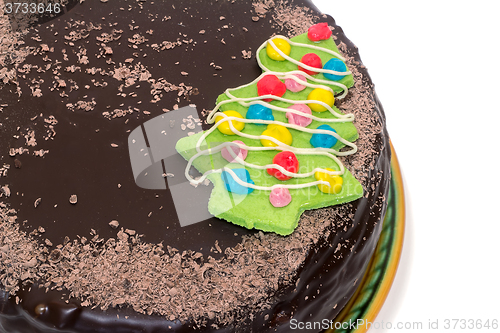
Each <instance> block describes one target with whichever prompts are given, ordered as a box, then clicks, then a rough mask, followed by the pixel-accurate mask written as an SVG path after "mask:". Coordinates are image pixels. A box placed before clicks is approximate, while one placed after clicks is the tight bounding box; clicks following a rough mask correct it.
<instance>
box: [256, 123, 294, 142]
mask: <svg viewBox="0 0 500 333" xmlns="http://www.w3.org/2000/svg"><path fill="white" fill-rule="evenodd" d="M262 135H267V136H270V137H272V138H275V139H277V140H278V141H281V142H283V143H284V144H286V145H289V146H290V145H291V144H292V134H291V133H290V131H289V130H288V128H286V127H285V126H282V125H276V124H269V125H267V129H266V130H265V131H264V132H262ZM260 143H262V145H263V146H264V147H276V146H277V144H275V143H274V142H272V141H271V140H266V139H260Z"/></svg>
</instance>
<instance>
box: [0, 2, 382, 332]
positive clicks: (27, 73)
mask: <svg viewBox="0 0 500 333" xmlns="http://www.w3.org/2000/svg"><path fill="white" fill-rule="evenodd" d="M4 2H5V3H7V2H10V1H7V0H0V4H1V5H2V6H3V7H4V8H13V7H8V6H6V5H5V3H4ZM48 4H49V2H47V3H45V2H44V6H45V7H42V6H40V5H39V8H45V9H47V8H48ZM51 4H52V5H51V7H50V8H51V11H48V10H46V11H45V12H44V14H43V15H37V14H30V15H24V16H22V15H19V13H17V14H15V13H7V12H6V11H4V12H5V14H4V15H3V16H2V18H1V20H0V32H1V34H2V36H5V37H4V38H3V39H2V41H1V45H0V47H1V51H2V52H0V64H1V67H0V79H1V80H2V82H1V83H0V129H1V131H0V219H1V220H0V221H1V222H0V286H1V289H0V329H3V331H6V332H190V331H199V332H287V331H289V330H290V325H291V321H292V320H293V321H294V322H295V323H297V322H322V321H323V320H324V319H327V320H333V319H334V318H335V316H336V315H337V314H338V313H339V312H340V311H341V310H342V308H343V307H344V305H345V304H346V303H347V302H348V301H349V299H350V298H351V296H352V295H353V293H354V292H355V290H356V288H357V286H358V284H359V283H360V281H361V279H362V277H363V274H364V271H365V269H366V266H367V264H368V261H369V260H370V258H371V255H372V253H373V251H374V248H375V246H376V244H377V240H378V236H379V233H380V231H381V227H382V221H383V217H384V215H385V207H386V197H387V191H388V186H387V185H388V181H389V178H390V170H389V163H390V149H389V137H388V135H387V131H386V128H385V117H384V114H383V110H382V107H381V105H380V102H379V101H378V99H377V96H376V95H375V92H374V89H373V84H372V82H371V79H370V77H369V76H368V73H367V71H366V69H365V67H364V66H363V65H362V63H361V61H360V58H359V54H358V52H357V48H356V47H355V46H354V45H353V44H352V43H351V42H350V41H349V40H348V39H347V38H346V37H345V35H344V33H343V31H342V29H341V28H340V27H338V26H337V25H336V24H335V21H334V20H333V18H331V17H330V16H328V15H324V14H322V13H320V12H319V11H318V10H317V9H316V8H315V7H314V5H313V4H312V3H311V2H310V1H307V0H303V1H299V0H298V1H265V0H261V1H259V0H256V1H254V2H252V1H246V0H245V1H236V0H235V1H223V0H219V1H215V0H214V1H178V0H176V1H149V2H147V1H142V0H138V1H132V0H129V1H126V0H113V1H107V0H106V1H105V0H100V1H98V0H84V1H69V2H68V3H65V4H61V5H60V7H59V6H58V8H59V10H58V11H57V12H56V11H55V10H54V9H55V7H54V4H53V3H51ZM37 8H38V7H37ZM14 9H15V8H14ZM20 10H22V8H21V9H20ZM319 22H326V23H328V26H329V28H330V29H331V31H332V33H333V34H332V37H331V38H333V41H334V42H335V44H336V45H337V47H338V49H339V51H340V52H341V54H342V56H343V57H344V58H345V62H346V64H347V66H348V68H349V70H350V71H351V72H352V76H353V86H352V87H351V88H349V90H348V93H347V95H346V96H345V97H344V98H337V99H336V101H335V106H336V107H337V108H338V109H339V110H340V111H341V112H342V113H344V114H353V115H354V121H353V124H354V125H355V127H356V129H357V133H358V138H357V140H356V141H355V144H356V146H357V152H356V153H355V154H352V155H349V156H341V157H339V159H340V160H341V161H342V163H343V165H344V166H345V167H346V169H347V170H348V171H349V172H350V173H351V174H352V175H353V176H354V177H355V178H356V179H357V181H359V183H360V184H361V185H362V187H363V193H362V196H361V197H360V198H359V199H356V200H355V201H352V202H349V203H343V204H341V205H335V206H329V207H324V208H320V209H312V210H307V211H305V212H304V213H303V214H302V215H301V217H300V220H299V221H298V225H297V227H296V229H295V230H294V231H293V232H292V233H291V234H289V235H287V236H282V235H278V234H276V233H274V232H267V231H261V230H256V229H247V228H244V227H241V226H239V225H236V224H232V223H228V222H226V221H224V220H221V219H218V218H215V217H210V218H206V219H204V220H202V221H200V222H198V223H193V224H189V225H182V224H181V223H180V212H179V210H178V209H176V202H175V200H174V195H173V191H172V190H171V188H169V187H168V184H171V183H170V182H168V181H166V182H164V184H166V185H165V189H163V188H162V186H158V188H154V189H151V188H149V189H148V188H143V187H141V186H139V185H138V184H137V183H136V181H137V179H134V173H133V170H132V167H131V160H130V155H129V141H128V140H129V137H130V135H131V133H132V132H133V131H134V130H135V129H137V128H141V126H143V124H145V123H146V122H147V121H148V120H151V119H154V118H155V117H159V116H161V115H165V116H168V115H172V114H176V112H177V114H179V113H180V112H183V111H179V109H181V110H186V109H183V108H184V107H189V106H190V110H194V109H195V110H197V112H198V114H197V117H196V115H195V116H193V114H190V117H188V115H187V114H186V116H185V117H183V116H181V117H180V118H179V119H180V120H177V121H176V122H172V123H171V124H172V127H171V129H174V128H175V129H177V131H180V132H183V133H185V136H189V135H193V133H195V132H199V131H201V130H208V129H209V128H210V127H211V126H212V125H211V124H209V123H207V121H206V120H207V115H208V114H209V112H210V110H212V109H213V108H214V106H215V104H216V100H217V97H218V96H219V95H220V94H221V93H223V92H224V90H225V89H226V88H228V87H238V86H240V85H243V84H246V83H248V82H250V81H252V80H254V79H255V78H257V77H258V76H259V75H261V73H262V71H261V68H260V67H259V66H258V64H257V61H256V59H255V54H256V52H257V50H258V48H259V46H260V45H261V44H262V43H263V42H264V41H266V40H268V39H269V38H270V37H272V36H275V35H283V36H286V37H288V38H291V37H294V36H297V35H300V34H302V33H306V32H307V30H308V28H309V27H310V26H311V25H313V24H316V23H319ZM198 119H199V120H198ZM167 130H169V129H167ZM191 132H192V133H191ZM172 144H173V145H175V142H172ZM148 147H149V146H148ZM172 158H180V160H183V159H182V157H181V156H180V155H179V156H177V157H172ZM184 163H185V162H184ZM169 166H170V164H168V163H166V162H165V163H163V165H162V167H163V170H162V171H163V176H164V178H165V179H166V180H169V179H171V178H172V179H177V180H178V181H179V182H187V180H186V179H185V178H182V177H184V175H179V174H177V173H175V172H174V173H172V172H171V170H169ZM196 190H199V191H201V192H200V193H205V194H207V195H208V196H209V195H210V191H211V185H210V184H208V185H207V186H205V185H204V184H202V185H199V186H197V188H196ZM185 200H186V203H187V207H191V208H190V209H192V210H193V211H198V210H206V209H207V206H206V203H204V202H202V201H197V200H195V199H193V198H192V197H187V198H186V199H185ZM321 329H322V328H321ZM321 329H313V330H311V331H320V330H321Z"/></svg>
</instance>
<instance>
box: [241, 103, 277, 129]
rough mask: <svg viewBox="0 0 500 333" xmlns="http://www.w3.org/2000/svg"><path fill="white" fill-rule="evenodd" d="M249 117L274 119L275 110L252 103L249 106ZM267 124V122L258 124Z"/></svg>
mask: <svg viewBox="0 0 500 333" xmlns="http://www.w3.org/2000/svg"><path fill="white" fill-rule="evenodd" d="M246 117H247V119H261V120H274V116H273V111H272V110H271V109H270V108H268V107H265V106H263V105H260V104H252V105H250V107H249V108H248V111H247V115H246ZM257 125H266V124H257Z"/></svg>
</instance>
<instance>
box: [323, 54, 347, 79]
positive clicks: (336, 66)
mask: <svg viewBox="0 0 500 333" xmlns="http://www.w3.org/2000/svg"><path fill="white" fill-rule="evenodd" d="M323 69H329V70H331V71H336V72H345V71H347V67H346V65H345V64H344V63H343V62H342V60H340V59H337V58H332V59H330V60H328V61H327V63H326V64H325V66H323ZM323 75H325V77H326V78H327V79H328V80H332V81H339V80H341V79H342V78H343V77H344V76H345V75H333V74H328V73H323Z"/></svg>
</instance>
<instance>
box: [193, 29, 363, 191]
mask: <svg viewBox="0 0 500 333" xmlns="http://www.w3.org/2000/svg"><path fill="white" fill-rule="evenodd" d="M273 38H282V39H285V40H286V41H287V42H288V43H290V44H291V45H293V46H300V47H309V48H312V49H317V50H321V51H324V52H327V53H329V54H332V55H333V56H335V57H337V58H339V59H341V60H345V59H344V58H343V57H342V56H341V55H340V54H338V53H336V52H334V51H331V50H328V49H326V48H322V47H319V46H315V45H309V44H302V43H295V42H292V41H291V40H289V39H288V38H286V37H283V36H279V35H278V36H274V37H273ZM267 43H269V44H270V45H271V46H272V47H273V48H274V49H275V50H276V51H277V52H278V53H279V54H280V55H281V56H282V57H283V58H285V59H286V60H288V61H290V62H292V63H294V64H296V65H300V66H301V67H304V68H306V69H308V70H312V71H315V72H321V73H330V74H333V75H349V74H351V72H350V71H347V72H337V71H333V70H328V69H322V68H315V67H311V66H308V65H305V64H303V63H300V62H298V61H296V60H295V59H293V58H291V57H289V56H287V55H286V54H284V53H283V52H282V51H281V50H279V49H278V48H277V46H276V45H275V44H274V42H273V41H272V39H269V40H268V41H266V42H264V43H263V44H262V45H261V46H260V47H259V49H258V50H257V56H256V57H257V62H258V64H259V66H260V67H261V68H262V70H263V71H264V73H262V74H261V75H260V76H259V77H258V78H256V79H255V80H253V81H252V82H250V83H248V84H245V85H242V86H239V87H237V88H232V89H229V88H228V89H226V91H225V94H226V95H227V96H228V97H229V99H228V100H225V101H222V102H219V103H218V104H217V105H216V106H215V108H214V109H213V110H212V111H210V113H209V115H208V117H207V123H208V124H212V123H214V122H215V118H216V117H217V116H222V118H223V119H221V120H219V121H218V122H216V123H215V124H214V126H212V127H211V128H210V129H209V130H207V131H206V132H205V133H203V135H202V136H201V137H200V138H199V139H198V141H197V143H196V151H197V153H196V154H195V155H193V156H192V157H191V158H190V159H189V161H188V163H187V166H186V169H185V172H184V174H185V176H186V178H187V179H188V180H189V182H190V183H191V184H194V185H197V184H199V183H202V182H203V181H204V180H205V179H206V178H207V177H208V176H209V175H210V174H212V173H222V172H223V171H227V172H229V173H230V174H231V176H232V177H233V180H234V181H236V182H237V183H238V184H239V185H241V186H244V187H247V188H252V189H254V190H265V191H271V190H273V189H275V188H288V189H301V188H306V187H311V186H316V185H327V186H330V183H329V182H327V181H322V180H318V181H314V182H309V183H303V184H293V185H291V184H289V185H285V184H276V185H273V186H259V185H255V184H251V183H247V182H244V181H243V180H241V179H240V178H239V177H238V176H237V175H236V173H235V172H234V171H233V170H232V169H231V168H228V167H223V168H220V169H212V170H208V171H207V172H205V173H204V174H203V175H202V176H201V177H199V178H197V179H194V178H193V177H191V175H190V174H189V169H190V167H191V165H192V164H193V161H194V160H195V159H196V158H198V157H199V156H202V155H211V154H213V153H217V152H220V151H221V150H222V149H223V148H228V147H231V146H236V147H239V148H240V149H246V150H251V151H266V150H281V151H291V152H293V153H294V154H296V155H323V156H327V157H329V158H331V159H332V160H333V161H334V162H335V163H336V164H337V165H338V166H339V169H340V170H339V171H328V170H326V169H323V168H315V169H314V170H312V171H310V172H307V173H295V172H289V171H287V170H285V168H283V167H282V166H280V165H278V164H267V165H256V164H252V163H248V162H245V161H244V160H243V159H241V158H240V157H239V156H237V154H236V153H235V152H234V151H233V150H232V149H227V151H228V152H229V154H230V155H231V156H232V158H233V163H234V162H237V163H239V164H241V165H243V166H245V167H249V168H253V169H258V170H265V169H269V168H273V169H278V170H279V171H280V172H281V173H283V174H284V175H286V176H289V177H294V178H306V177H310V176H312V175H314V174H315V173H316V172H318V171H319V172H322V173H326V174H329V175H343V174H344V172H345V168H344V166H343V164H342V162H340V160H339V159H338V158H337V156H347V155H351V154H354V153H355V152H356V151H357V146H356V145H355V144H354V143H352V142H349V141H347V140H345V139H344V138H342V137H341V136H340V135H338V134H337V133H336V132H333V131H328V130H322V129H310V128H307V127H302V126H298V125H294V124H287V123H283V122H280V121H275V120H272V121H271V120H261V119H246V118H238V117H231V116H227V115H226V114H224V113H222V112H220V111H219V112H217V111H218V110H219V108H220V107H221V106H222V105H224V104H227V103H233V102H237V103H239V104H240V105H242V106H245V107H246V106H250V105H253V104H260V105H263V106H265V107H268V108H270V109H272V110H276V111H280V112H290V113H293V114H296V115H300V116H301V117H306V118H309V119H313V120H317V121H321V122H347V121H350V122H352V121H353V120H354V115H353V114H346V115H344V114H339V113H337V112H336V111H335V110H334V109H333V108H332V107H330V106H329V105H328V104H326V103H324V102H322V101H319V100H291V99H286V98H282V97H278V96H274V95H263V96H256V97H249V98H241V97H235V96H234V95H232V94H231V91H234V90H237V89H241V88H244V87H248V86H250V85H252V84H254V83H255V82H258V81H259V80H260V79H262V78H263V77H264V76H266V75H276V76H277V77H278V78H279V79H280V80H283V79H293V80H295V81H296V82H297V83H299V84H302V85H305V86H307V87H311V88H322V89H325V90H327V91H330V92H332V93H333V90H332V89H331V88H330V87H328V86H325V85H321V84H319V85H316V84H312V83H309V82H307V81H302V80H301V79H299V78H298V77H296V76H295V75H294V74H301V75H304V76H305V77H306V79H309V80H311V81H314V82H317V83H323V84H328V85H335V86H338V87H340V88H342V89H343V93H342V95H341V96H339V97H338V98H343V97H344V96H345V95H346V94H347V87H346V86H345V85H343V84H341V83H339V82H335V81H326V80H320V79H316V78H314V77H312V76H311V75H308V74H307V73H305V72H303V71H300V70H296V71H290V72H274V71H270V70H269V69H268V68H267V67H265V66H264V65H263V64H262V62H261V60H260V57H259V53H260V51H261V50H262V49H263V48H264V47H265V46H266V45H267ZM268 98H271V99H273V100H279V101H282V102H287V103H292V104H308V103H315V104H320V105H322V106H324V107H326V109H327V110H328V111H329V112H330V113H331V114H332V115H333V116H335V117H336V118H319V117H316V116H313V115H309V114H306V113H303V112H300V111H297V110H294V109H288V108H282V107H278V106H275V105H272V104H270V103H268V102H265V101H263V100H264V99H268ZM232 120H234V121H239V122H243V123H255V124H268V125H269V124H276V125H281V126H284V127H288V128H293V129H295V130H298V131H302V132H306V133H313V134H327V135H331V136H333V137H335V138H336V139H337V140H339V141H340V142H342V143H343V144H345V145H346V146H349V147H351V148H352V149H351V150H349V151H344V152H340V151H337V150H335V149H331V148H297V147H293V146H289V145H286V144H284V143H282V142H281V141H279V140H277V139H275V138H273V137H270V136H267V135H251V134H247V133H243V132H241V131H238V130H237V129H236V128H235V127H234V126H233V123H232ZM224 122H228V125H229V128H230V129H231V131H232V132H233V133H235V134H237V135H239V136H242V137H245V138H248V139H254V140H261V139H265V140H269V141H272V142H273V143H275V144H276V145H277V146H275V147H250V146H247V145H242V144H239V143H235V142H225V143H223V144H220V145H218V146H216V147H213V148H209V149H206V150H201V148H200V147H201V144H202V142H203V141H204V140H205V139H206V137H207V136H208V135H210V134H211V133H212V132H213V131H214V130H216V129H217V127H218V126H219V125H220V124H222V123H224Z"/></svg>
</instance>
